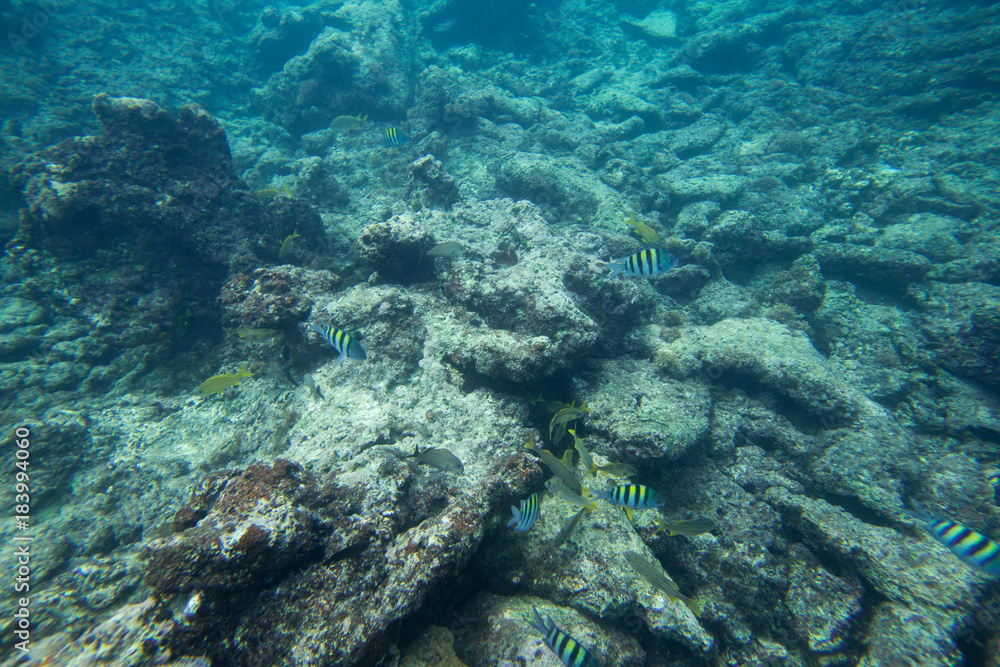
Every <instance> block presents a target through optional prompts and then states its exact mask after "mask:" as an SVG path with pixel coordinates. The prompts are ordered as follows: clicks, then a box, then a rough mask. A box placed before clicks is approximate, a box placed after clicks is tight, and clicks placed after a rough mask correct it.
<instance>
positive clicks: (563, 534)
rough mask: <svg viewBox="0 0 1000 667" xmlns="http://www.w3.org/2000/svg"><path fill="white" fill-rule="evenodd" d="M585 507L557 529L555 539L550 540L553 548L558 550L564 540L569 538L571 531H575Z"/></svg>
mask: <svg viewBox="0 0 1000 667" xmlns="http://www.w3.org/2000/svg"><path fill="white" fill-rule="evenodd" d="M586 509H587V508H586V507H581V508H580V510H579V511H578V512H577V513H576V514H574V515H573V518H572V519H570V520H569V521H567V522H566V523H564V524H563V527H562V528H560V529H559V533H558V534H557V535H556V537H555V539H554V540H552V546H553V548H556V549H558V548H559V547H561V546H562V545H563V544H564V543H565V542H566V540H568V539H569V538H570V535H572V534H573V531H574V530H576V527H577V525H578V524H579V523H580V518H581V517H583V512H584V510H586Z"/></svg>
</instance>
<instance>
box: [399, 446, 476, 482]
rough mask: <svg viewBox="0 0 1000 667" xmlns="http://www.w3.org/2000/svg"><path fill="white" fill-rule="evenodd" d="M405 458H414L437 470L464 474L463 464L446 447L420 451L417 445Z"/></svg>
mask: <svg viewBox="0 0 1000 667" xmlns="http://www.w3.org/2000/svg"><path fill="white" fill-rule="evenodd" d="M407 458H411V459H412V458H415V459H417V462H418V463H423V464H424V465H428V466H430V467H432V468H437V469H438V470H444V471H445V472H450V473H453V474H455V475H464V474H465V466H463V465H462V461H461V459H459V458H458V457H457V456H455V455H454V454H452V453H451V452H450V451H448V450H447V449H443V448H438V449H425V450H424V451H420V446H419V445H417V446H415V448H414V451H413V453H412V454H410V456H408V457H407Z"/></svg>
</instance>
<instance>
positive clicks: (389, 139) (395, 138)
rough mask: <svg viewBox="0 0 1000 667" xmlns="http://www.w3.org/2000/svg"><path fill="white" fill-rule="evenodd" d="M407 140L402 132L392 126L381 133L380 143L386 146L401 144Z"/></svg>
mask: <svg viewBox="0 0 1000 667" xmlns="http://www.w3.org/2000/svg"><path fill="white" fill-rule="evenodd" d="M408 140H409V137H407V136H406V134H404V133H403V132H400V131H399V130H397V129H396V128H394V127H390V128H387V129H386V131H385V132H383V133H382V143H384V144H385V145H386V146H401V145H403V144H405V143H406V142H407V141H408Z"/></svg>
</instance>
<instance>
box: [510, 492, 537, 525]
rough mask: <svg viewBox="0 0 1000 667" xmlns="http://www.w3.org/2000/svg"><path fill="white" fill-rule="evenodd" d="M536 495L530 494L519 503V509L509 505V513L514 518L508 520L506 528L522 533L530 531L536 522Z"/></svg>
mask: <svg viewBox="0 0 1000 667" xmlns="http://www.w3.org/2000/svg"><path fill="white" fill-rule="evenodd" d="M538 510H539V504H538V494H537V493H532V494H531V495H530V496H528V497H527V499H525V500H522V501H521V508H520V509H518V508H517V507H515V506H513V505H511V506H510V511H511V513H512V514H513V515H514V518H513V519H511V520H510V522H509V523H508V524H507V527H508V528H516V529H517V530H519V531H520V532H522V533H525V532H527V531H529V530H531V527H532V526H534V525H535V521H536V520H538Z"/></svg>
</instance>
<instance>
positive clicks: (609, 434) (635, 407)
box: [584, 360, 711, 461]
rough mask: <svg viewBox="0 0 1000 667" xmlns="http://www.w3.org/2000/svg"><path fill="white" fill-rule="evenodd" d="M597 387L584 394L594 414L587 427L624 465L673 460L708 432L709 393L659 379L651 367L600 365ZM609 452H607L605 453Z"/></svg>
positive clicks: (596, 372)
mask: <svg viewBox="0 0 1000 667" xmlns="http://www.w3.org/2000/svg"><path fill="white" fill-rule="evenodd" d="M594 378H595V379H596V383H595V384H593V385H591V386H590V387H588V389H587V391H586V392H585V394H584V395H585V397H586V399H587V405H588V407H589V408H590V409H591V411H592V412H591V413H590V414H589V415H587V417H586V419H585V423H586V425H587V428H588V432H589V433H593V432H596V433H597V434H599V437H600V440H603V441H604V442H605V443H606V444H605V445H604V446H597V447H596V449H595V451H598V452H600V453H602V454H604V453H610V452H614V453H615V455H616V456H617V457H619V458H621V459H622V460H625V461H653V460H666V461H670V460H674V459H678V458H680V457H682V456H683V455H684V454H685V453H686V452H687V451H688V449H689V448H690V447H692V446H694V445H695V444H696V443H698V442H699V441H700V440H701V439H702V438H703V437H704V436H705V433H706V432H707V430H708V427H709V421H708V419H709V415H710V414H711V399H710V397H709V392H708V387H706V386H697V385H692V384H688V383H682V382H678V381H676V380H671V379H664V378H662V377H660V376H658V375H657V373H656V370H655V368H654V367H653V364H652V363H650V362H648V361H636V360H614V361H611V360H609V361H601V362H599V364H598V365H597V367H596V368H595V369H594ZM605 448H606V449H607V452H605V451H602V450H603V449H605Z"/></svg>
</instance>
